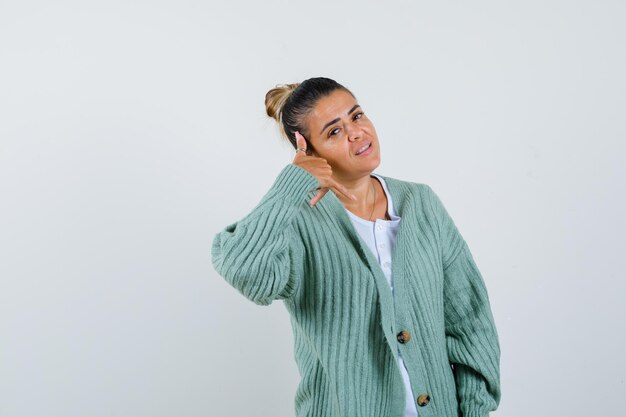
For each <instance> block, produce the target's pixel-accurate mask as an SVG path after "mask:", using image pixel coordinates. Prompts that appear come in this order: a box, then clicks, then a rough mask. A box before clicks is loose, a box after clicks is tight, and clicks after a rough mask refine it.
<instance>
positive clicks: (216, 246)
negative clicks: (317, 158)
mask: <svg viewBox="0 0 626 417" xmlns="http://www.w3.org/2000/svg"><path fill="white" fill-rule="evenodd" d="M317 186H318V182H317V180H316V179H315V177H314V176H312V175H311V174H310V173H308V172H307V171H306V170H304V169H302V168H300V167H298V166H295V165H288V166H286V167H285V168H284V169H283V170H282V171H281V172H280V174H279V175H278V177H277V178H276V180H275V182H274V184H273V185H272V187H271V188H270V190H269V191H268V192H267V193H266V194H265V196H264V197H263V198H262V200H261V202H260V203H259V204H258V205H257V206H256V207H255V208H254V209H253V210H252V211H251V212H250V213H249V214H248V215H247V216H246V217H244V218H243V219H242V220H240V221H239V222H237V223H233V224H231V225H229V226H227V227H226V228H225V229H224V230H223V231H222V232H220V233H218V234H217V235H216V236H215V238H214V239H213V244H212V248H211V255H212V261H213V266H214V268H215V270H216V271H217V272H218V273H219V274H220V275H222V276H223V277H224V278H225V279H226V281H228V283H230V284H231V285H232V286H233V287H235V288H236V289H237V290H239V291H240V292H241V293H242V294H243V295H244V296H245V297H247V298H248V299H250V300H251V301H254V302H255V303H257V304H260V305H268V304H270V303H271V302H272V301H273V300H276V299H284V298H289V297H290V296H291V295H292V294H293V292H294V291H295V289H296V287H297V283H298V278H299V277H300V276H301V274H302V265H303V262H302V257H303V253H304V248H303V245H302V242H301V241H300V239H299V236H298V234H297V233H296V231H295V227H294V220H295V218H296V217H297V215H298V211H299V210H300V209H301V208H302V207H303V206H304V204H305V202H306V197H307V194H308V192H309V191H311V190H312V189H315V188H316V187H317Z"/></svg>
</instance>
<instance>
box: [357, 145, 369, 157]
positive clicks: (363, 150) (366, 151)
mask: <svg viewBox="0 0 626 417" xmlns="http://www.w3.org/2000/svg"><path fill="white" fill-rule="evenodd" d="M371 152H372V142H370V143H368V144H367V145H364V146H361V147H360V148H359V149H358V150H357V151H356V153H355V155H356V156H361V155H367V154H369V153H371Z"/></svg>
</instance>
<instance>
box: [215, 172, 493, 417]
mask: <svg viewBox="0 0 626 417" xmlns="http://www.w3.org/2000/svg"><path fill="white" fill-rule="evenodd" d="M383 178H384V179H385V181H386V182H387V185H388V188H389V192H390V194H391V196H392V199H393V202H394V205H395V207H396V209H397V212H398V214H399V216H400V217H401V218H402V220H401V226H400V231H399V232H398V235H397V240H396V246H395V251H394V254H393V262H392V268H393V281H394V294H393V295H392V293H391V290H390V288H389V285H388V284H387V281H386V279H385V276H384V274H383V272H382V270H381V269H380V267H379V265H378V262H377V261H376V259H375V258H374V256H373V254H372V253H371V251H370V250H369V249H368V248H367V246H366V245H365V244H364V243H363V242H362V241H361V239H360V237H359V236H358V234H357V232H356V231H355V230H354V227H353V226H352V224H351V222H350V219H349V217H348V215H347V213H346V212H345V209H344V207H343V205H342V203H341V202H340V201H339V199H338V198H337V197H336V196H335V195H334V194H333V193H328V194H326V196H325V197H324V198H323V199H322V200H321V201H320V202H319V203H318V204H317V205H315V207H313V208H311V207H309V205H308V200H309V199H310V198H311V197H312V195H313V194H312V190H314V189H315V188H316V187H317V186H318V183H317V180H316V179H315V177H313V176H312V175H311V174H309V173H308V172H307V171H305V170H304V169H302V168H300V167H298V166H295V165H288V166H286V167H285V168H284V169H283V170H282V171H281V173H280V174H279V175H278V177H277V179H276V181H275V183H274V184H273V186H272V187H271V188H270V190H269V192H268V193H267V194H266V195H265V196H264V197H263V199H262V200H261V202H260V203H259V204H258V205H257V206H256V207H255V208H254V209H253V210H252V212H250V213H249V214H248V215H247V216H246V217H245V218H243V219H242V220H241V221H239V222H237V223H234V224H232V225H230V226H227V227H226V228H225V229H224V230H223V231H222V232H221V233H219V234H217V235H216V236H215V239H214V240H213V246H212V257H213V265H214V267H215V269H216V270H217V271H218V272H219V274H220V275H222V276H223V277H224V278H225V279H226V280H227V281H228V282H229V283H230V284H231V285H232V286H233V287H235V288H237V289H238V290H239V291H240V292H241V293H242V294H243V295H244V296H246V297H247V298H249V299H250V300H252V301H254V302H255V303H258V304H262V305H266V304H270V303H271V302H272V301H273V300H277V299H281V300H283V301H284V304H285V306H286V307H287V310H288V311H289V314H290V316H291V324H292V328H293V335H294V341H295V347H294V351H295V359H296V362H297V365H298V368H299V370H300V374H301V377H302V379H301V382H300V385H299V387H298V390H297V393H296V399H295V402H296V414H297V415H298V416H302V417H303V416H315V417H318V416H319V417H339V416H342V417H383V416H385V417H402V416H403V414H404V407H405V400H404V396H405V389H404V386H403V382H402V378H401V376H400V372H399V370H398V367H397V362H396V356H397V354H398V350H399V351H400V352H401V353H402V357H403V359H404V362H405V365H406V367H407V370H408V374H409V377H410V379H411V386H412V389H413V395H414V399H415V400H416V401H417V398H420V401H418V403H421V404H422V406H420V407H418V412H419V414H420V417H454V416H464V417H485V416H488V414H489V411H491V410H495V409H496V407H497V405H498V402H499V399H500V381H499V357H500V350H499V344H498V338H497V334H496V329H495V325H494V322H493V317H492V314H491V310H490V307H489V300H488V297H487V291H486V289H485V285H484V283H483V279H482V277H481V275H480V272H479V271H478V269H477V267H476V265H475V263H474V261H473V259H472V255H471V254H470V251H469V249H468V246H467V244H466V243H465V241H464V240H463V238H462V237H461V235H460V234H459V232H458V231H457V228H456V227H455V225H454V223H453V221H452V219H451V218H450V217H449V216H448V214H447V212H446V210H445V208H444V207H443V205H442V204H441V202H440V200H439V199H438V198H437V196H436V195H435V194H434V192H433V191H432V190H431V189H430V187H428V186H427V185H424V184H414V183H409V182H404V181H400V180H396V179H392V178H387V177H383ZM402 331H405V332H408V334H409V336H410V340H408V341H406V337H404V338H402V337H398V334H399V333H400V332H402ZM406 334H407V333H403V335H405V336H406ZM401 341H404V343H401ZM424 399H426V401H424ZM425 403H426V404H425Z"/></svg>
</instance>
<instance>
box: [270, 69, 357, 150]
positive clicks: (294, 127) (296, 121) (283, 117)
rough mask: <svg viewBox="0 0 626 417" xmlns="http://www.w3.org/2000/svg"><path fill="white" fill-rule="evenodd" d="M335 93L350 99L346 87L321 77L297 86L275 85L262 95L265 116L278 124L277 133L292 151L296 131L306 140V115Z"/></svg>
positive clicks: (310, 79)
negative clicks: (323, 99) (280, 134)
mask: <svg viewBox="0 0 626 417" xmlns="http://www.w3.org/2000/svg"><path fill="white" fill-rule="evenodd" d="M336 90H343V91H346V92H348V93H350V94H351V95H352V96H353V97H354V94H352V92H350V90H348V89H347V88H346V87H344V86H343V85H341V84H339V83H338V82H337V81H335V80H331V79H330V78H324V77H316V78H309V79H308V80H305V81H303V82H301V83H295V84H282V85H277V86H276V87H275V88H272V89H271V90H270V91H268V92H267V94H266V95H265V111H266V112H267V115H268V116H269V117H271V118H273V119H275V120H276V121H277V122H278V124H279V126H280V127H281V133H282V134H283V135H284V136H285V137H286V138H287V140H289V142H291V144H292V145H293V147H294V149H296V148H297V146H296V132H300V133H301V134H302V135H303V136H304V137H305V138H306V137H308V135H309V132H308V129H307V126H306V118H307V116H308V115H309V113H310V112H311V110H313V107H315V104H316V103H317V102H318V101H319V100H320V99H321V98H323V97H326V96H327V95H329V94H330V93H332V92H334V91H336ZM309 145H310V144H309Z"/></svg>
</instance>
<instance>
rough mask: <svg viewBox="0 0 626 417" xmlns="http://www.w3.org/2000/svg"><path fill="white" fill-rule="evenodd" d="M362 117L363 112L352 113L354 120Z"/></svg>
mask: <svg viewBox="0 0 626 417" xmlns="http://www.w3.org/2000/svg"><path fill="white" fill-rule="evenodd" d="M362 117H363V112H358V113H357V114H355V115H354V120H358V119H361V118H362Z"/></svg>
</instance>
